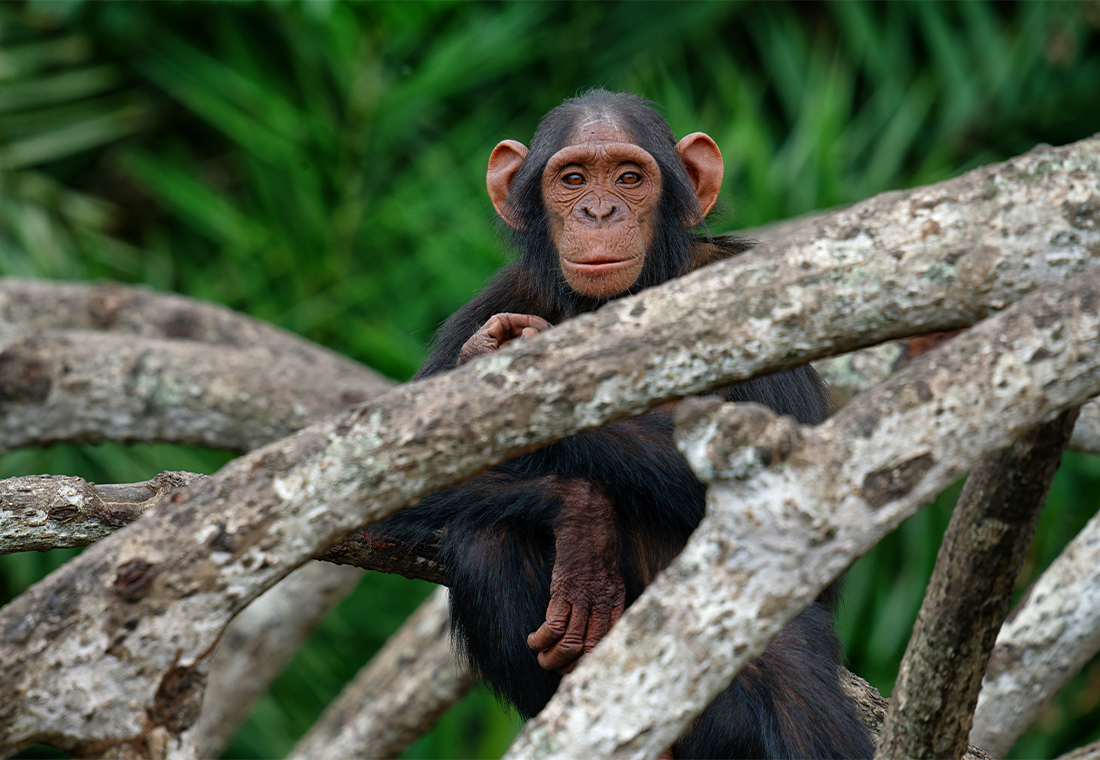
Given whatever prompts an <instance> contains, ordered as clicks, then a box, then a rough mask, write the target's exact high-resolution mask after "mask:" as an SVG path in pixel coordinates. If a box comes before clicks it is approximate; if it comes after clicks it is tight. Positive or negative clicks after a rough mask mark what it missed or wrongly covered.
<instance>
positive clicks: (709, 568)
mask: <svg viewBox="0 0 1100 760" xmlns="http://www.w3.org/2000/svg"><path fill="white" fill-rule="evenodd" d="M1098 325H1100V272H1097V273H1091V274H1088V275H1084V276H1082V277H1079V278H1076V279H1075V280H1074V281H1073V282H1072V283H1071V284H1069V285H1064V286H1054V287H1052V288H1050V289H1048V290H1044V291H1040V292H1038V293H1035V294H1033V295H1031V296H1028V297H1027V298H1025V299H1023V300H1022V301H1021V302H1020V303H1018V304H1016V305H1014V306H1012V307H1010V308H1008V309H1006V310H1005V311H1004V312H1002V313H1001V314H998V315H997V316H995V317H992V318H990V319H989V320H986V321H985V322H984V323H982V324H980V325H978V326H976V327H974V328H973V329H972V330H970V331H969V332H967V333H966V334H965V335H963V336H960V337H958V338H956V339H955V340H954V341H953V342H951V343H949V344H947V345H946V346H943V347H941V348H940V349H939V350H937V351H935V352H932V353H930V354H928V355H926V356H924V357H922V358H921V359H918V360H917V361H916V362H914V363H913V364H912V365H911V366H910V367H909V368H907V369H906V370H903V371H902V372H899V373H897V374H896V375H894V376H893V377H891V378H890V379H889V380H887V381H886V382H885V383H883V384H882V385H880V386H878V387H876V388H874V389H872V390H871V391H869V392H868V393H865V394H863V395H861V396H859V397H858V398H856V399H854V400H853V401H852V402H851V403H850V404H849V405H848V406H846V407H845V408H844V409H842V410H841V411H840V412H838V413H837V414H836V415H835V416H834V417H833V418H832V419H830V420H829V421H827V422H825V423H824V424H822V425H820V426H818V427H816V428H801V427H799V426H798V425H797V424H795V423H794V422H793V421H792V420H791V419H790V418H778V419H777V418H776V417H775V416H774V415H773V414H772V413H771V412H769V411H768V410H766V409H765V408H763V407H759V406H755V405H736V404H721V403H719V402H718V400H717V399H714V398H708V399H693V400H690V401H687V402H685V403H684V404H681V406H680V409H679V410H678V413H677V417H678V428H680V429H681V431H682V432H680V433H679V434H678V437H679V440H680V445H681V450H682V451H683V452H684V453H685V455H686V456H687V458H688V460H689V462H691V464H692V466H693V468H694V469H695V471H696V473H697V474H698V475H699V476H700V477H701V478H702V479H703V480H705V481H708V482H711V483H712V486H711V488H710V489H709V492H708V510H707V516H706V518H704V520H703V522H702V523H701V524H700V526H699V528H698V529H696V531H695V533H693V534H692V537H691V539H690V541H689V542H688V545H687V547H686V548H685V549H684V551H683V552H682V553H681V554H680V556H679V557H678V558H677V559H676V560H675V561H674V562H673V563H672V565H670V567H669V568H668V570H666V571H665V572H664V573H663V574H662V575H660V576H659V577H658V578H657V580H656V581H655V582H654V583H653V584H652V585H650V586H649V588H647V589H646V591H645V592H644V593H643V595H642V597H641V598H640V599H639V600H638V601H637V602H635V603H634V605H633V606H632V607H631V608H630V609H629V610H628V611H627V612H626V613H625V614H624V615H623V618H622V619H621V620H620V621H619V623H618V625H617V626H616V627H615V628H614V629H613V630H612V631H611V633H610V634H609V635H608V636H607V637H606V638H605V639H604V640H603V641H602V642H600V644H599V646H597V648H596V649H595V650H594V651H593V652H592V653H591V654H590V655H588V656H587V657H585V658H583V659H582V660H581V663H580V665H579V666H578V668H577V669H576V670H575V671H574V672H573V673H571V674H570V675H569V676H566V678H565V679H564V680H563V681H562V685H561V687H560V688H559V689H558V692H557V694H556V695H555V697H554V699H553V700H551V702H550V704H549V705H548V706H547V707H546V708H545V709H544V710H543V711H542V713H540V714H539V715H538V716H537V717H536V718H534V719H533V720H532V721H531V722H529V723H528V725H527V727H526V729H525V730H524V731H523V733H521V735H520V737H519V738H518V739H517V740H516V743H515V744H514V745H513V747H512V749H511V750H510V751H509V754H508V757H511V758H530V757H536V756H537V757H540V758H556V757H562V758H564V757H647V756H648V757H656V756H657V755H659V754H660V753H661V752H662V751H663V750H664V749H665V748H666V747H668V746H669V745H670V744H672V742H673V741H674V740H675V739H676V737H677V736H679V735H680V734H681V733H682V732H683V731H684V730H685V728H686V727H687V726H688V724H689V723H690V722H691V720H693V719H694V716H695V715H696V714H697V713H698V712H700V711H701V710H702V709H703V708H704V707H705V706H706V705H707V704H708V703H709V702H710V701H711V700H712V699H713V698H714V697H715V696H716V695H717V694H718V693H719V692H720V691H721V690H722V689H724V688H725V687H726V686H727V685H728V684H729V683H730V681H731V680H732V678H733V677H734V675H735V674H736V673H737V672H738V671H739V670H740V669H741V668H742V667H743V666H744V665H745V663H746V662H747V661H748V660H750V659H752V658H753V657H755V656H757V655H759V654H760V652H761V651H763V648H764V646H765V645H766V644H767V642H768V640H769V639H770V638H771V637H772V636H774V635H775V634H776V633H777V632H778V631H779V630H780V628H781V627H782V626H783V625H784V624H785V623H786V622H787V621H789V620H790V619H791V618H793V617H794V616H795V615H796V614H798V612H800V611H801V610H802V609H803V608H804V607H805V606H806V605H807V604H809V603H810V602H811V601H812V600H813V599H814V597H815V596H816V595H817V594H818V593H819V592H820V591H821V590H822V589H823V588H824V587H825V586H826V585H827V584H828V583H829V582H831V581H832V579H834V578H836V577H837V576H838V575H839V574H840V573H842V572H843V571H844V570H845V569H846V568H847V567H848V566H849V565H850V564H851V562H852V561H853V560H854V559H855V558H856V557H859V556H860V555H862V554H863V553H864V552H865V551H867V549H869V548H870V547H871V546H873V545H874V543H875V542H877V541H878V540H879V539H880V538H881V537H882V536H884V535H886V534H887V533H888V532H890V531H891V530H893V529H894V528H895V527H897V525H898V524H899V523H900V522H901V521H902V520H904V519H905V518H906V517H908V516H909V515H911V514H913V513H914V512H916V511H917V510H918V509H919V508H920V507H921V506H923V505H924V504H927V503H929V502H930V501H931V500H932V498H933V497H934V496H935V495H936V494H938V493H939V492H940V491H942V490H943V489H944V488H946V487H947V486H948V485H950V484H951V483H952V482H953V481H954V480H955V479H957V478H958V477H959V476H960V475H961V474H962V473H963V472H965V471H966V470H967V469H969V468H970V466H971V465H972V464H973V463H974V462H975V461H976V460H977V459H978V458H979V457H980V456H982V454H983V452H987V451H993V450H997V449H1000V448H1003V447H1005V446H1008V445H1010V444H1011V443H1012V442H1013V441H1014V440H1016V438H1017V437H1018V436H1020V435H1021V434H1023V433H1024V432H1025V431H1027V430H1029V429H1031V428H1033V427H1034V426H1036V425H1037V424H1039V423H1041V422H1044V421H1046V420H1049V419H1050V418H1051V417H1052V416H1053V415H1054V414H1056V413H1057V412H1058V411H1059V410H1060V409H1064V408H1067V407H1070V406H1074V405H1077V404H1080V403H1081V402H1083V401H1084V400H1085V399H1087V398H1089V397H1091V396H1093V395H1095V394H1096V393H1098V392H1100V356H1096V355H1095V352H1094V351H1092V350H1091V347H1092V346H1093V345H1094V343H1095V340H1096V335H1097V330H1098ZM704 642H707V644H704Z"/></svg>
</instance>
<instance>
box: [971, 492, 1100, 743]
mask: <svg viewBox="0 0 1100 760" xmlns="http://www.w3.org/2000/svg"><path fill="white" fill-rule="evenodd" d="M1097 652H1100V514H1098V515H1096V516H1094V517H1093V518H1092V519H1091V520H1089V522H1088V524H1086V525H1085V527H1084V528H1083V529H1082V530H1081V532H1080V533H1079V534H1078V535H1077V537H1076V538H1074V539H1073V540H1072V541H1071V542H1070V543H1069V544H1068V545H1067V546H1066V548H1065V549H1064V550H1063V551H1062V553H1061V554H1060V555H1059V556H1058V558H1057V559H1056V560H1054V562H1052V563H1051V565H1050V567H1049V568H1047V571H1046V572H1045V573H1043V575H1042V576H1041V577H1040V578H1039V580H1038V581H1036V582H1035V585H1034V586H1032V587H1031V589H1030V590H1029V591H1028V594H1027V596H1026V597H1025V598H1024V599H1023V601H1021V602H1020V604H1019V605H1018V606H1017V607H1016V609H1015V610H1013V612H1012V613H1011V614H1010V615H1009V617H1008V621H1007V622H1006V623H1005V624H1004V627H1003V628H1002V629H1001V632H1000V634H999V635H998V636H997V646H996V648H995V649H994V651H993V656H992V658H991V659H990V662H989V670H988V671H987V672H986V675H985V679H984V681H983V683H982V691H981V695H980V696H979V698H978V707H977V710H976V711H975V713H974V727H973V728H972V729H971V731H970V741H971V742H972V743H974V744H980V745H981V746H982V747H985V748H987V749H988V750H989V751H990V752H992V753H993V754H994V755H996V756H997V757H1001V756H1003V755H1004V753H1005V752H1007V751H1008V750H1009V748H1010V747H1011V746H1012V745H1013V744H1014V743H1015V742H1016V740H1017V739H1019V738H1020V736H1021V735H1023V733H1024V731H1026V730H1027V728H1028V726H1030V725H1031V724H1032V723H1033V722H1034V721H1035V718H1036V716H1038V714H1039V711H1040V710H1041V709H1042V708H1043V707H1044V706H1045V705H1046V704H1047V703H1048V702H1049V701H1050V699H1051V698H1052V697H1053V696H1054V695H1055V694H1057V693H1058V691H1059V690H1061V688H1062V687H1063V686H1065V685H1066V683H1068V682H1069V679H1070V678H1072V677H1073V675H1074V674H1075V673H1077V672H1078V671H1079V670H1080V669H1081V668H1082V667H1083V666H1084V665H1085V664H1086V663H1087V662H1088V661H1089V660H1091V659H1092V658H1093V657H1094V656H1095V655H1096V653H1097Z"/></svg>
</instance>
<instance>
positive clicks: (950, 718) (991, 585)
mask: <svg viewBox="0 0 1100 760" xmlns="http://www.w3.org/2000/svg"><path fill="white" fill-rule="evenodd" d="M1076 418H1077V409H1070V410H1069V411H1067V412H1064V413H1063V414H1061V415H1059V416H1058V417H1056V418H1054V419H1053V420H1051V421H1050V422H1048V423H1046V424H1044V425H1041V426H1040V427H1039V428H1038V429H1036V430H1034V431H1032V432H1029V433H1028V434H1027V435H1025V436H1024V437H1023V438H1021V439H1020V440H1019V441H1017V442H1016V443H1014V444H1013V445H1012V446H1009V447H1008V448H1006V449H1004V450H1002V451H1000V452H997V453H996V454H994V455H993V456H992V457H989V458H988V459H986V460H984V461H983V462H982V463H981V464H980V465H978V466H977V467H975V468H974V469H972V470H971V471H970V475H969V476H968V477H967V479H966V486H965V487H964V488H963V491H962V493H961V494H960V495H959V500H958V503H957V504H956V505H955V511H954V513H953V514H952V515H951V523H950V525H948V527H947V532H946V533H945V535H944V537H943V544H942V545H941V546H940V551H939V556H938V557H937V558H936V567H935V570H933V572H932V579H931V580H930V581H929V583H928V589H927V591H926V592H925V595H924V603H923V604H922V605H921V609H920V614H919V615H918V616H917V622H916V625H915V626H914V629H913V636H912V638H911V639H910V640H909V646H908V647H907V648H906V650H905V657H904V658H903V659H902V662H901V668H900V670H899V673H898V680H897V683H896V684H895V686H894V691H893V694H892V695H891V704H890V711H889V712H888V714H887V716H886V725H885V727H884V728H883V730H882V735H881V736H880V738H879V744H878V751H877V753H876V756H877V757H882V758H891V757H911V758H921V757H926V758H941V757H959V756H961V755H962V753H963V752H965V751H966V745H967V741H968V737H969V735H970V726H971V722H972V720H973V716H974V706H975V705H976V704H977V703H978V690H979V689H981V686H982V674H983V673H985V669H986V666H987V665H988V664H989V656H990V654H991V653H992V651H993V644H994V641H995V640H996V638H997V631H998V630H999V629H1000V627H1001V624H1002V623H1003V622H1004V618H1005V613H1006V612H1008V605H1009V601H1010V600H1011V599H1012V588H1013V586H1014V585H1015V582H1016V576H1017V575H1018V574H1019V572H1020V566H1021V565H1022V564H1023V561H1024V555H1025V553H1026V552H1027V547H1028V546H1029V545H1030V544H1031V539H1032V536H1034V535H1035V524H1036V523H1037V522H1038V520H1039V514H1040V513H1041V512H1042V509H1043V504H1044V503H1045V502H1046V498H1047V491H1048V490H1049V489H1050V484H1051V482H1052V481H1053V480H1054V473H1055V472H1056V471H1057V470H1058V465H1059V463H1060V462H1061V460H1062V450H1063V449H1064V448H1065V445H1066V441H1068V440H1069V436H1070V432H1071V431H1072V430H1073V423H1074V421H1075V420H1076Z"/></svg>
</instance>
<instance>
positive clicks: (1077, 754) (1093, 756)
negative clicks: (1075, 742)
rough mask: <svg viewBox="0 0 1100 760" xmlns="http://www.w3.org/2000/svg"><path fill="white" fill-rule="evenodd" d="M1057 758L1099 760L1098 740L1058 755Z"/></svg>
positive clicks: (1061, 759) (1099, 746) (1059, 759)
mask: <svg viewBox="0 0 1100 760" xmlns="http://www.w3.org/2000/svg"><path fill="white" fill-rule="evenodd" d="M1058 760H1100V742H1093V743H1092V744H1086V745H1085V746H1084V747H1078V748H1077V749H1075V750H1073V751H1072V752H1067V753H1066V754H1064V755H1059V757H1058Z"/></svg>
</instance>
